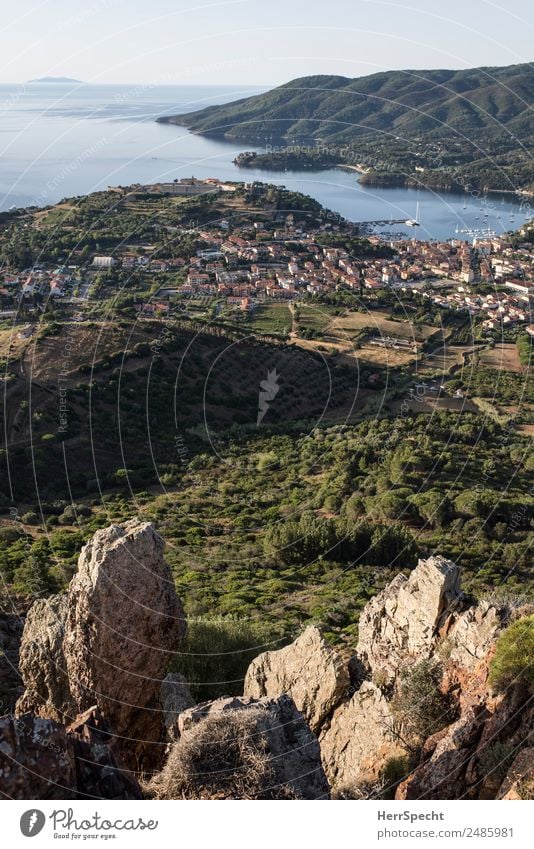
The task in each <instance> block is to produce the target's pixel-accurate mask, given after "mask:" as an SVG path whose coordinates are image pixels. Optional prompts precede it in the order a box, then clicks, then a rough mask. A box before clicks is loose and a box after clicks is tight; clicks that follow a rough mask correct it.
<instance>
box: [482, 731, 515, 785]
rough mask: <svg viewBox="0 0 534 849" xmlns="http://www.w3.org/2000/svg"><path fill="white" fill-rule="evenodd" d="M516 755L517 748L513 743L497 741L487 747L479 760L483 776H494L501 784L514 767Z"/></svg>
mask: <svg viewBox="0 0 534 849" xmlns="http://www.w3.org/2000/svg"><path fill="white" fill-rule="evenodd" d="M515 753H516V752H515V746H512V745H511V743H501V742H499V741H497V742H496V743H491V745H489V746H486V748H485V749H483V750H482V752H481V754H480V756H479V759H478V762H479V765H480V771H481V773H482V775H484V776H489V775H492V776H493V777H494V778H495V779H498V780H499V783H500V782H501V781H502V780H503V778H504V777H505V775H506V773H507V772H508V769H509V768H510V766H511V765H512V761H513V759H514V755H515Z"/></svg>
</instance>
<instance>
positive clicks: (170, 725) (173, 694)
mask: <svg viewBox="0 0 534 849" xmlns="http://www.w3.org/2000/svg"><path fill="white" fill-rule="evenodd" d="M160 701H161V708H162V711H163V722H164V724H165V728H166V730H167V739H168V740H171V741H172V740H176V739H177V738H178V736H179V732H178V717H179V716H180V714H182V713H183V712H184V711H185V710H187V709H188V708H191V707H194V705H195V700H194V698H193V696H192V695H191V692H190V690H189V686H188V684H187V681H186V679H185V678H184V676H183V675H180V673H179V672H169V674H168V675H166V676H165V678H164V679H163V681H162V682H161V689H160Z"/></svg>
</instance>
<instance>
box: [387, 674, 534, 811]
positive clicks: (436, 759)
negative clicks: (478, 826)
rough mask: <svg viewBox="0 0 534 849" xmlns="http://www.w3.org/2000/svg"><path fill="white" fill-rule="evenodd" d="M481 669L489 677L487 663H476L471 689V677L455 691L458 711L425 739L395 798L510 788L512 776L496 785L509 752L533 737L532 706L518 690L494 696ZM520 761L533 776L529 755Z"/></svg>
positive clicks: (492, 793)
mask: <svg viewBox="0 0 534 849" xmlns="http://www.w3.org/2000/svg"><path fill="white" fill-rule="evenodd" d="M484 675H485V676H486V680H487V667H486V670H485V671H482V667H480V668H479V670H478V672H477V675H476V676H475V677H474V678H473V679H472V680H473V684H474V685H475V687H474V690H471V689H470V687H469V678H466V679H465V680H464V689H463V690H461V691H460V693H459V694H458V699H459V704H460V706H461V713H460V717H459V718H458V720H457V721H456V722H454V723H453V724H452V725H448V726H446V727H445V728H443V729H442V730H441V731H438V732H437V733H436V734H434V735H433V736H432V737H430V738H429V739H428V740H427V741H426V743H425V745H424V747H423V751H422V755H421V760H420V763H419V765H418V766H417V767H416V768H415V769H414V770H413V771H412V772H411V773H410V775H409V776H408V777H407V778H406V779H405V781H403V782H402V783H401V784H400V786H399V788H398V790H397V794H396V798H397V799H495V798H502V796H504V795H505V793H506V792H509V791H510V790H511V787H512V784H513V781H512V780H511V777H510V778H509V779H508V782H506V779H505V788H506V789H503V790H500V787H501V784H502V782H503V778H505V775H506V773H507V770H508V766H509V765H510V763H509V761H508V757H509V755H510V754H516V753H517V752H518V750H519V748H520V747H521V746H522V745H524V744H525V743H526V742H528V740H529V738H530V737H531V735H532V729H533V727H534V706H533V705H532V704H531V705H530V707H528V703H527V704H526V703H525V695H524V694H522V693H520V692H518V691H510V692H509V693H507V694H506V695H505V696H497V697H495V696H492V695H491V693H490V692H489V691H488V690H487V688H486V681H483V676H484ZM480 676H482V678H481V677H480ZM483 688H484V690H485V694H486V697H485V698H482V697H481V694H482V692H483ZM519 763H521V764H522V766H523V768H522V775H521V777H522V778H525V777H527V778H530V780H531V781H532V780H534V764H533V762H532V758H530V759H527V760H526V761H525V762H523V759H521V760H520V761H519ZM512 775H513V773H512ZM515 780H516V781H518V780H519V778H518V777H516V779H515Z"/></svg>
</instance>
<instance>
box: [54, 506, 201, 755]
mask: <svg viewBox="0 0 534 849" xmlns="http://www.w3.org/2000/svg"><path fill="white" fill-rule="evenodd" d="M163 548H164V544H163V541H162V539H161V537H160V536H159V535H158V534H157V533H156V531H155V529H154V527H153V526H152V525H151V524H149V523H146V522H140V521H138V520H135V519H132V520H130V521H128V522H125V523H124V524H122V525H116V526H113V525H112V526H111V527H109V528H106V529H105V530H101V531H97V532H96V534H95V535H94V537H93V539H92V540H91V541H90V542H89V543H88V544H87V545H86V546H84V548H83V549H82V551H81V554H80V558H79V562H78V572H77V573H76V575H75V576H74V578H73V579H72V581H71V583H70V587H69V592H68V603H67V607H68V610H67V619H66V624H65V638H64V641H63V650H64V654H65V661H66V668H67V672H68V677H69V684H70V690H71V693H72V695H73V698H74V701H75V704H76V706H77V709H78V711H80V712H83V711H85V710H87V709H88V708H90V707H91V706H93V705H97V706H98V708H100V710H101V711H102V713H103V715H104V716H105V717H106V719H107V721H108V722H109V723H110V725H111V727H112V729H113V731H114V733H115V734H116V735H117V736H118V737H119V738H121V739H122V746H121V752H122V756H123V758H124V759H125V761H126V763H127V765H128V766H129V767H130V768H131V769H135V770H147V769H150V768H153V767H154V765H155V764H157V763H158V762H159V761H160V759H161V756H162V753H163V738H164V728H163V721H162V716H161V707H160V702H159V690H160V686H161V682H162V680H163V678H164V676H165V671H166V668H167V666H168V663H169V658H170V656H171V654H172V652H173V650H175V649H176V647H177V645H178V643H179V641H180V639H181V638H182V637H183V635H184V634H185V619H184V615H183V611H182V607H181V604H180V602H179V600H178V598H177V596H176V591H175V588H174V583H173V580H172V575H171V571H170V569H169V567H168V566H167V564H166V563H165V561H164V559H163Z"/></svg>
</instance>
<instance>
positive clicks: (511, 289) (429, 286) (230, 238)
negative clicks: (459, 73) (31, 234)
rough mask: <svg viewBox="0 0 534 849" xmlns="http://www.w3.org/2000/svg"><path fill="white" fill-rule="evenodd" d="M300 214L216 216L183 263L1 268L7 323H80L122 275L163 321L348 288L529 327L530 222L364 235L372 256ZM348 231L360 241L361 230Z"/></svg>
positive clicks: (78, 262) (200, 190) (150, 258)
mask: <svg viewBox="0 0 534 849" xmlns="http://www.w3.org/2000/svg"><path fill="white" fill-rule="evenodd" d="M239 185H240V184H232V183H230V184H229V183H221V182H220V181H218V180H215V179H212V180H203V181H200V180H195V179H194V178H193V179H182V180H180V181H175V182H174V183H168V184H156V185H153V186H134V187H130V189H129V190H128V195H127V196H128V197H132V196H134V197H135V196H136V194H137V195H139V194H140V193H148V194H149V195H155V196H157V197H161V198H169V197H177V198H179V199H183V198H186V199H187V198H199V197H200V198H202V197H204V198H205V197H207V196H210V197H217V196H218V195H226V196H231V195H232V193H234V192H235V191H236V188H237V187H238V186H239ZM260 185H261V184H260ZM245 188H249V189H250V188H252V189H254V186H252V187H245ZM113 191H118V190H113ZM300 218H301V217H300V216H298V215H296V214H293V213H292V212H280V211H277V212H273V213H272V214H270V215H265V214H263V215H262V216H261V217H259V218H258V220H255V219H254V216H252V217H247V218H244V217H243V216H240V217H239V218H238V219H236V220H234V219H232V218H228V219H225V218H217V219H216V220H214V221H213V223H210V222H207V223H202V224H200V225H199V226H198V227H196V228H194V229H191V228H188V229H187V230H186V231H185V232H186V233H188V234H189V235H192V236H193V239H192V245H193V246H195V245H201V247H197V248H196V249H194V250H192V252H191V255H186V256H184V255H183V252H182V253H181V254H180V255H176V256H173V255H172V251H170V252H169V251H168V250H167V251H166V252H165V253H166V255H165V256H164V257H162V256H161V251H159V250H158V246H157V244H156V243H153V244H150V243H149V244H146V243H145V244H143V245H141V246H140V245H138V244H135V245H130V244H128V241H127V240H124V241H123V242H122V244H121V245H120V246H119V247H118V248H117V249H115V250H114V251H113V253H111V254H109V255H107V254H104V253H99V252H97V251H94V252H91V253H89V254H87V252H86V254H85V256H84V257H83V258H80V257H79V256H78V255H77V252H76V251H73V252H71V254H70V255H69V256H68V257H65V258H62V259H64V261H63V262H61V263H60V264H55V263H49V262H38V263H36V264H34V265H33V266H32V267H30V268H24V269H22V270H18V269H15V268H10V267H8V266H6V265H4V267H3V268H2V270H1V272H0V320H4V321H5V320H11V321H13V320H15V321H18V320H20V321H23V322H27V321H28V320H31V319H32V318H37V317H38V315H39V313H40V312H42V311H43V310H44V308H45V305H46V304H48V303H49V302H51V301H52V302H53V303H54V304H55V305H56V306H59V305H60V304H61V305H62V311H63V312H64V314H65V317H67V318H70V320H73V321H83V320H85V318H86V317H87V311H88V310H89V311H90V310H91V309H94V307H95V304H97V303H98V300H99V298H100V297H101V295H102V286H101V282H102V279H104V280H105V279H106V277H108V278H109V277H110V275H111V276H113V275H115V277H116V278H117V280H118V279H119V277H118V275H120V279H121V280H122V287H123V290H124V289H125V290H127V291H129V292H130V294H131V296H132V299H133V300H132V306H133V309H134V310H135V312H136V313H137V314H138V315H139V317H141V318H143V317H150V316H159V317H165V316H166V315H169V314H172V313H173V312H176V311H180V310H183V309H184V304H186V303H187V302H191V301H194V302H196V303H197V307H198V309H197V311H198V310H200V312H203V311H204V312H205V313H206V314H210V315H212V316H220V317H226V318H232V316H233V317H234V319H235V320H241V318H242V316H243V314H245V315H247V314H253V313H254V311H255V310H257V309H258V308H259V307H261V306H262V305H263V306H265V305H266V304H277V303H286V304H288V305H292V304H295V303H297V302H306V301H309V300H310V299H313V298H314V297H315V298H319V299H321V298H323V299H324V298H328V297H329V296H334V295H335V294H336V293H340V292H344V291H346V292H349V293H351V292H352V293H355V294H356V295H357V296H359V297H361V298H364V299H368V298H369V296H372V295H373V294H374V293H381V292H384V291H391V292H394V293H395V294H396V297H397V298H398V299H399V300H401V301H402V299H403V297H410V298H411V299H414V298H415V299H417V298H419V299H421V301H427V302H429V303H432V304H433V305H434V306H435V307H437V308H439V309H440V310H451V311H454V312H458V313H465V314H466V315H468V316H471V317H473V318H476V319H477V321H478V323H479V324H480V326H481V328H480V329H481V332H482V333H484V332H486V333H489V334H491V333H492V332H493V331H497V332H498V331H500V330H502V328H503V327H512V326H515V325H525V326H526V327H527V328H528V330H529V332H530V333H533V332H534V331H533V328H532V326H531V324H530V323H531V321H532V318H531V307H532V297H533V295H534V261H533V257H532V251H531V242H530V241H529V238H528V234H529V225H524V226H523V228H522V230H521V231H520V232H519V233H515V234H505V235H504V236H501V237H497V236H491V237H480V236H478V237H477V236H475V237H474V238H473V239H472V240H471V241H466V240H461V239H458V238H453V239H449V240H448V241H423V240H420V239H418V238H403V239H398V238H396V239H389V238H388V237H385V236H383V235H381V236H378V235H372V234H371V235H367V236H366V243H367V246H368V248H369V250H368V251H366V254H368V255H363V256H359V255H358V254H357V253H356V254H353V253H352V252H351V251H350V250H347V249H344V248H343V247H339V246H335V245H332V244H328V242H329V241H330V242H332V241H333V242H335V241H336V238H335V237H336V235H339V231H341V230H342V231H343V234H344V235H345V236H346V234H347V227H349V235H350V234H351V230H350V226H349V225H348V224H347V223H346V222H344V223H343V227H340V225H339V223H336V222H335V221H334V222H333V223H332V222H331V221H329V220H326V221H325V220H323V221H319V222H317V223H316V224H315V225H310V220H309V219H306V220H305V221H304V222H303V221H302V220H300ZM353 231H354V233H355V234H357V229H356V226H355V225H354V226H353ZM522 239H523V241H522ZM373 250H374V251H375V255H373ZM169 254H170V255H169ZM130 281H131V282H130ZM139 281H141V283H140V282H139ZM147 293H148V297H147V296H146V295H147Z"/></svg>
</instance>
